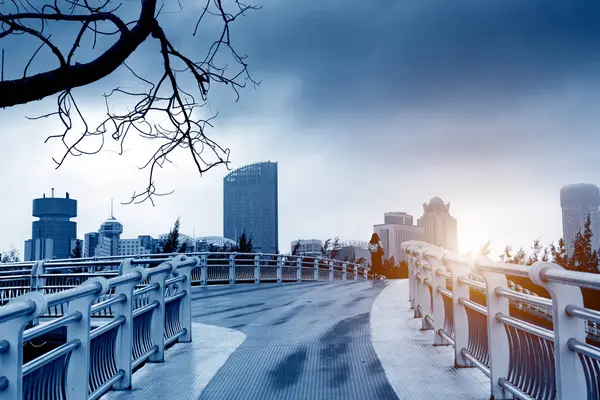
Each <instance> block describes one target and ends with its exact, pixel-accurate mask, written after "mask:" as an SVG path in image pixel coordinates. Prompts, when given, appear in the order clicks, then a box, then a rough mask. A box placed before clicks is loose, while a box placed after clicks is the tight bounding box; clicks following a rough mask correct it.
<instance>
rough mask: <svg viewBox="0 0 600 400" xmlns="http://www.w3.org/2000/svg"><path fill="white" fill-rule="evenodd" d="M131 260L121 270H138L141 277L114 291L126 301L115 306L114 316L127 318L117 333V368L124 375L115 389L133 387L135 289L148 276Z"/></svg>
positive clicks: (129, 271) (126, 271)
mask: <svg viewBox="0 0 600 400" xmlns="http://www.w3.org/2000/svg"><path fill="white" fill-rule="evenodd" d="M131 261H132V259H127V260H124V261H123V262H122V263H121V265H120V266H119V270H120V272H121V274H122V275H126V274H128V273H131V272H137V273H138V274H139V278H138V279H137V280H135V281H132V282H127V283H123V284H121V285H119V286H117V287H116V288H115V293H114V296H119V295H124V296H125V301H123V302H121V303H118V304H115V305H114V306H113V316H114V318H115V319H117V318H119V317H124V319H125V321H124V322H123V324H122V325H121V327H120V328H119V333H118V334H117V340H116V350H115V355H116V364H117V370H122V371H123V373H124V375H123V378H121V379H120V380H119V381H117V382H116V383H115V384H114V386H113V389H115V390H130V389H131V374H132V373H133V328H134V326H133V310H134V308H135V303H134V298H133V291H134V290H135V286H136V285H137V284H138V282H141V281H143V280H144V279H146V276H147V272H146V270H145V269H144V268H142V267H134V266H133V264H132V263H131Z"/></svg>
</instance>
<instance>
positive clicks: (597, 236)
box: [560, 183, 600, 255]
mask: <svg viewBox="0 0 600 400" xmlns="http://www.w3.org/2000/svg"><path fill="white" fill-rule="evenodd" d="M560 207H561V208H562V224H563V239H564V241H565V247H566V248H567V252H568V254H569V255H572V254H573V247H574V246H573V242H574V241H575V238H576V237H577V233H578V232H580V231H581V232H582V233H583V228H584V226H585V221H586V220H587V217H588V215H589V217H590V222H591V226H590V228H591V229H592V233H593V236H592V250H598V249H599V248H600V189H599V188H598V186H596V185H591V184H586V183H577V184H573V185H567V186H565V187H563V188H562V189H561V190H560Z"/></svg>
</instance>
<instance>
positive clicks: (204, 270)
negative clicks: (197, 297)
mask: <svg viewBox="0 0 600 400" xmlns="http://www.w3.org/2000/svg"><path fill="white" fill-rule="evenodd" d="M200 285H202V286H206V285H208V254H206V253H205V254H202V255H201V256H200Z"/></svg>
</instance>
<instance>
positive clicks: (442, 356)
mask: <svg viewBox="0 0 600 400" xmlns="http://www.w3.org/2000/svg"><path fill="white" fill-rule="evenodd" d="M420 328H421V319H420V318H418V319H416V318H413V311H412V310H411V309H410V304H409V302H408V281H407V280H401V281H392V282H391V284H390V285H389V286H387V287H386V288H385V289H383V290H382V291H381V293H380V294H379V296H377V298H376V299H375V301H374V303H373V308H372V309H371V338H372V341H373V348H374V349H375V352H376V353H377V356H378V357H379V360H380V361H381V365H382V366H383V369H384V370H385V375H386V377H387V379H388V382H389V383H390V385H391V386H392V388H393V389H394V391H395V392H396V395H397V396H398V398H399V399H400V400H404V399H407V400H408V399H424V400H425V399H448V400H453V399H456V400H469V399H476V400H480V399H481V400H488V399H489V398H490V380H489V378H488V377H487V376H485V375H484V374H483V373H482V372H481V371H479V370H478V369H476V368H455V367H454V350H453V348H452V347H451V346H437V347H434V346H433V331H421V330H420Z"/></svg>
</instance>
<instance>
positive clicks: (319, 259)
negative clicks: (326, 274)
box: [313, 257, 321, 281]
mask: <svg viewBox="0 0 600 400" xmlns="http://www.w3.org/2000/svg"><path fill="white" fill-rule="evenodd" d="M320 263H321V257H316V258H315V263H314V267H315V270H314V276H313V279H314V280H315V281H318V280H319V264H320Z"/></svg>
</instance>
